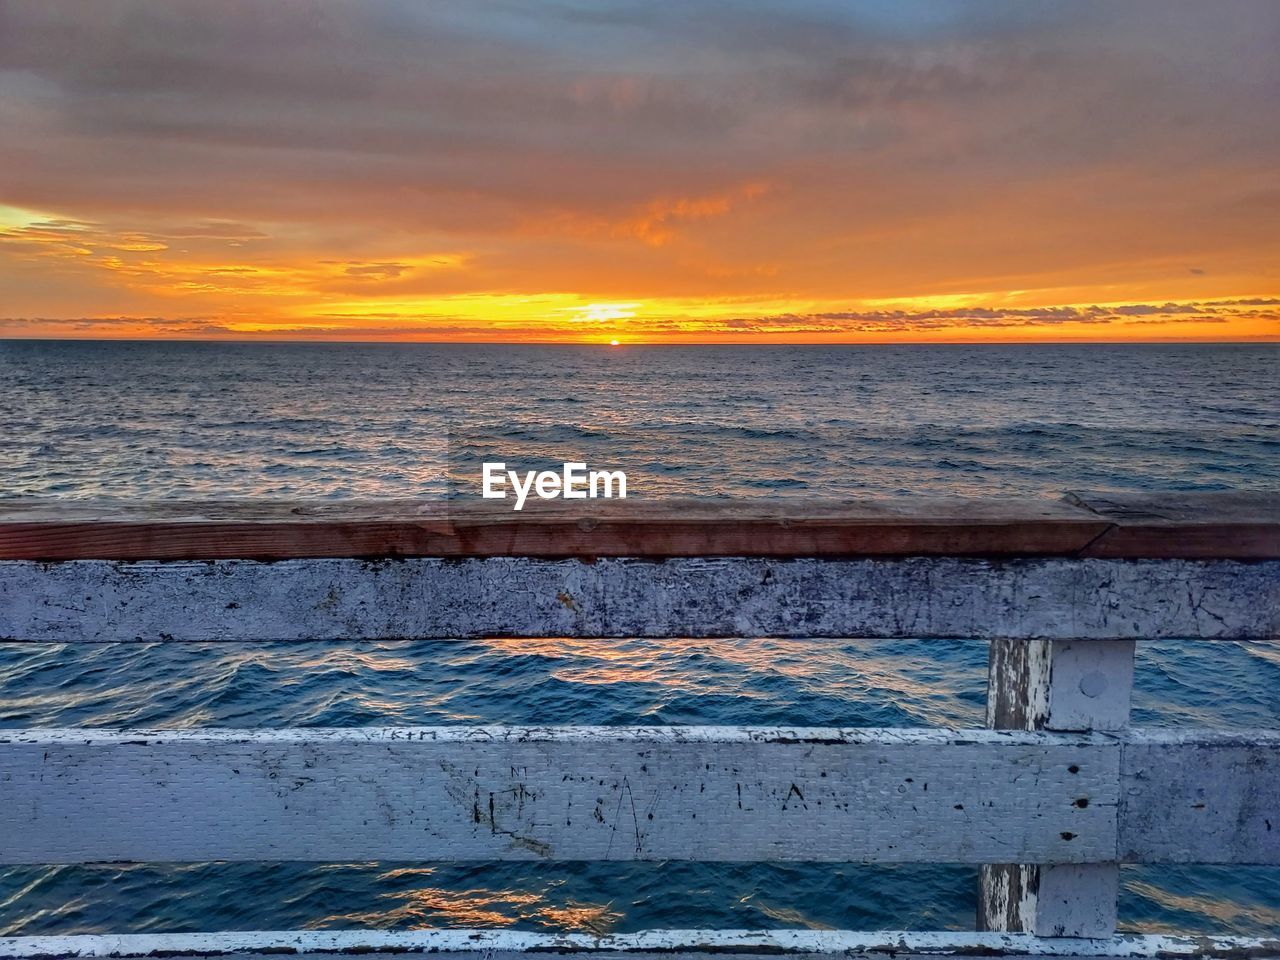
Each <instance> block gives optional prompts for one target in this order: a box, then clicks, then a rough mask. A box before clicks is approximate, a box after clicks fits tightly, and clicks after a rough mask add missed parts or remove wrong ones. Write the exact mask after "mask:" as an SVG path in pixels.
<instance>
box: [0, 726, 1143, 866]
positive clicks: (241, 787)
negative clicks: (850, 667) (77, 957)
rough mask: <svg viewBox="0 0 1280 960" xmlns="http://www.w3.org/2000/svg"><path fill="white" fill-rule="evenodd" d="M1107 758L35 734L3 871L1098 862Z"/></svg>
mask: <svg viewBox="0 0 1280 960" xmlns="http://www.w3.org/2000/svg"><path fill="white" fill-rule="evenodd" d="M1119 752H1120V751H1119V747H1118V745H1117V744H1115V743H1111V742H1106V741H1103V740H1099V739H1096V738H1089V737H1076V736H1054V735H1044V734H1026V733H1024V734H1015V733H1007V734H1006V733H996V732H991V731H953V730H833V729H810V730H740V729H734V728H728V729H726V728H710V729H704V730H699V729H697V728H694V729H693V730H690V729H686V728H585V729H568V730H564V729H556V728H550V729H541V730H539V729H535V730H527V729H518V728H478V729H471V730H458V729H455V728H421V729H390V730H369V729H365V730H359V729H357V730H327V731H315V730H291V731H265V730H264V731H227V732H219V731H122V732H116V733H110V732H99V731H92V730H72V731H62V732H58V731H40V730H35V731H27V732H22V733H11V734H6V735H5V736H4V737H3V740H0V758H2V759H0V769H3V770H4V775H3V777H2V778H0V862H5V863H76V862H84V861H116V860H133V861H165V862H173V861H182V862H185V861H205V860H303V861H341V862H346V861H351V860H359V861H363V860H423V861H452V860H530V859H554V860H698V861H797V860H799V861H828V862H829V861H835V862H872V861H874V862H890V863H901V862H912V863H920V862H928V863H935V862H943V863H984V862H992V861H997V860H1011V859H1018V860H1038V861H1045V862H1051V863H1075V862H1082V861H1089V860H1097V859H1100V858H1104V857H1110V856H1113V855H1114V851H1115V849H1116V815H1115V811H1116V805H1117V802H1118V794H1117V790H1118V787H1119ZM1081 797H1085V798H1087V803H1086V804H1085V805H1082V804H1081V803H1080V802H1079V800H1080V798H1081Z"/></svg>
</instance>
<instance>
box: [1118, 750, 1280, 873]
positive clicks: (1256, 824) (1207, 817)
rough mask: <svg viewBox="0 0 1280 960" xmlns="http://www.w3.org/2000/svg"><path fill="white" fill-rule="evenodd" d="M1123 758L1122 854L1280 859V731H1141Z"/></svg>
mask: <svg viewBox="0 0 1280 960" xmlns="http://www.w3.org/2000/svg"><path fill="white" fill-rule="evenodd" d="M1121 763H1122V766H1121V770H1122V777H1123V781H1122V783H1123V787H1122V791H1121V811H1120V813H1121V816H1120V856H1121V859H1123V860H1131V861H1160V862H1169V863H1244V862H1251V863H1280V732H1275V731H1273V732H1268V733H1265V734H1261V733H1252V732H1250V733H1232V732H1227V733H1221V734H1217V735H1215V736H1212V737H1207V736H1204V735H1202V734H1199V733H1195V732H1189V733H1182V732H1177V731H1170V732H1168V733H1161V734H1158V735H1157V734H1155V733H1153V732H1152V731H1139V732H1136V733H1135V734H1134V736H1133V740H1132V742H1129V743H1126V745H1125V747H1124V752H1123V759H1122V762H1121Z"/></svg>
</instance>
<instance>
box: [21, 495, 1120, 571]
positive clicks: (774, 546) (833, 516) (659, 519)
mask: <svg viewBox="0 0 1280 960" xmlns="http://www.w3.org/2000/svg"><path fill="white" fill-rule="evenodd" d="M1109 525H1110V521H1108V520H1105V519H1103V518H1100V517H1098V516H1097V515H1096V514H1093V513H1091V512H1090V511H1088V510H1083V509H1080V508H1079V507H1076V506H1072V505H1070V504H1067V503H1061V502H1054V501H1043V500H1026V501H1001V502H988V501H976V500H964V499H959V498H903V499H898V500H869V501H864V502H857V503H822V502H818V503H812V502H806V503H803V504H793V505H787V504H777V503H762V502H745V503H724V502H717V501H693V502H679V501H674V502H673V501H643V500H630V501H614V502H600V501H593V502H591V503H589V504H585V503H584V504H572V505H565V504H564V503H547V502H540V501H538V502H530V503H528V504H527V505H526V507H525V509H524V510H523V511H521V512H520V513H516V512H514V511H513V510H512V509H511V507H510V505H508V504H505V503H504V504H502V505H496V504H493V503H489V502H485V503H474V502H463V503H457V502H454V503H446V502H441V501H434V502H432V501H428V502H417V503H415V502H407V501H395V502H389V503H385V504H379V503H342V504H334V503H261V502H258V503H253V502H250V503H231V502H216V503H185V504H184V503H168V504H165V503H157V504H137V503H133V504H130V503H119V502H116V503H112V502H104V503H92V502H86V503H74V502H73V503H61V502H56V501H8V502H3V501H0V558H3V559H26V560H71V559H117V560H129V559H140V560H148V559H149V560H215V559H262V560H274V559H289V558H297V557H374V558H377V557H388V556H433V557H459V556H470V557H474V556H532V557H618V556H639V557H684V556H781V557H798V556H854V555H866V556H883V555H923V554H951V555H978V556H982V555H1010V554H1018V555H1036V554H1071V553H1075V552H1077V551H1079V550H1081V549H1082V548H1084V547H1085V546H1086V545H1087V544H1088V543H1090V542H1091V541H1092V540H1093V539H1095V538H1096V537H1097V536H1099V535H1100V534H1101V533H1102V532H1103V531H1105V530H1106V529H1107V528H1108V527H1109Z"/></svg>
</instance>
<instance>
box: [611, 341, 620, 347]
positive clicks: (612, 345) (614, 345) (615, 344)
mask: <svg viewBox="0 0 1280 960" xmlns="http://www.w3.org/2000/svg"><path fill="white" fill-rule="evenodd" d="M617 345H618V341H617V340H610V341H609V346H611V347H616V346H617Z"/></svg>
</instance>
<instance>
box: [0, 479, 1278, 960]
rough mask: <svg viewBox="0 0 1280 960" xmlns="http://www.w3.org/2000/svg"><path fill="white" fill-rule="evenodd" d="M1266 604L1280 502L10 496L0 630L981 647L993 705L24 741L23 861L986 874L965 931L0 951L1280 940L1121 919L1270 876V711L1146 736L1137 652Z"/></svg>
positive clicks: (1117, 947) (3, 806) (10, 943)
mask: <svg viewBox="0 0 1280 960" xmlns="http://www.w3.org/2000/svg"><path fill="white" fill-rule="evenodd" d="M1278 622H1280V497H1277V496H1270V495H1243V494H1234V495H1201V496H1193V495H1182V496H1163V497H1160V498H1144V499H1139V498H1117V497H1100V496H1091V495H1085V494H1078V495H1074V496H1070V497H1068V498H1067V499H1066V500H1064V501H1062V502H1033V503H999V504H992V503H987V504H982V503H973V502H965V501H951V502H944V501H936V500H934V501H916V502H910V503H907V502H895V503H870V504H828V505H821V506H814V505H807V506H804V507H796V508H789V509H782V508H773V507H769V508H761V507H759V506H756V505H742V504H735V505H721V506H714V505H713V506H706V505H678V506H677V505H671V504H652V505H644V504H641V503H638V502H631V503H626V504H614V505H612V506H610V507H609V508H607V509H604V510H601V509H599V508H596V507H594V506H593V507H591V508H587V509H581V510H569V509H565V508H563V507H561V508H560V509H557V510H530V511H528V512H527V513H525V514H522V515H513V514H511V513H508V512H502V513H498V512H494V511H493V510H490V509H484V510H481V509H477V508H466V507H457V506H454V507H445V506H441V505H430V504H428V505H420V504H405V503H394V504H380V505H379V504H363V505H361V504H341V505H299V506H292V507H290V506H280V505H247V504H199V505H193V504H174V505H167V506H166V505H149V506H128V505H121V504H96V505H92V504H59V503H52V502H12V503H7V504H0V639H5V640H12V641H33V642H128V641H165V642H178V641H220V642H241V643H252V642H258V641H263V640H284V641H288V640H327V641H342V640H356V639H407V638H450V637H456V638H463V637H482V636H526V637H556V636H575V637H616V636H663V637H680V636H697V637H709V636H775V637H805V638H814V640H815V642H821V638H825V637H867V638H888V637H902V638H917V639H920V640H921V641H922V642H923V641H927V640H928V639H930V638H946V637H976V638H984V639H988V640H990V641H991V658H990V674H989V691H988V727H989V728H991V729H982V730H955V729H855V728H848V729H828V728H801V729H753V728H740V727H641V728H628V727H621V728H613V727H609V728H606V727H555V726H549V727H533V728H530V727H510V726H489V727H426V728H386V729H381V728H380V729H367V728H358V729H286V730H101V729H42V728H36V729H28V730H8V731H0V862H2V863H7V864H46V863H76V862H90V861H121V860H130V861H205V860H303V861H335V860H337V861H350V860H377V859H394V860H429V861H448V860H490V859H505V860H544V859H553V860H631V859H642V860H668V859H674V860H705V861H771V860H791V861H835V862H871V861H876V862H938V863H942V862H947V863H967V864H975V865H979V867H980V872H981V877H980V897H979V901H980V908H979V917H978V924H977V926H978V930H977V931H976V932H973V933H915V932H889V933H885V932H879V933H867V934H860V933H852V932H829V931H800V930H787V931H773V932H741V931H737V932H735V931H652V932H648V933H644V934H631V935H618V936H611V937H602V938H597V937H591V936H586V935H569V934H565V935H543V934H525V933H515V932H510V931H414V932H405V933H387V932H384V931H342V932H332V931H328V932H326V931H296V932H284V933H281V932H266V933H209V934H190V935H188V934H173V935H122V936H65V937H63V936H49V937H10V938H0V955H3V956H15V957H26V958H33V957H63V956H104V957H105V956H113V957H143V956H161V955H163V956H173V955H191V956H211V955H225V954H246V955H266V954H269V953H280V952H289V953H307V954H315V955H330V954H341V953H364V952H372V953H403V952H442V953H446V954H447V953H458V954H467V955H476V954H477V953H483V954H484V955H486V956H506V955H509V954H510V955H515V954H521V953H526V952H531V951H532V952H542V951H551V952H565V953H573V954H575V955H578V956H585V955H594V954H600V955H617V954H619V953H628V954H635V955H641V956H643V955H657V954H672V953H675V954H679V955H691V954H708V955H709V954H714V953H738V954H758V955H765V954H777V953H784V954H798V955H805V956H827V955H848V954H895V955H937V954H947V955H984V956H987V955H993V954H1007V955H1020V956H1025V955H1055V956H1056V955H1089V956H1156V955H1160V956H1206V955H1224V956H1273V955H1280V939H1270V940H1268V939H1257V938H1242V937H1169V936H1125V935H1117V934H1116V932H1115V930H1116V893H1117V883H1118V866H1119V864H1121V863H1227V864H1241V863H1256V864H1272V865H1276V864H1280V733H1277V732H1276V731H1274V730H1241V731H1232V732H1212V731H1205V730H1135V729H1132V728H1130V727H1129V726H1128V718H1129V699H1130V689H1131V685H1132V677H1133V650H1134V641H1135V640H1138V639H1144V640H1159V639H1163V638H1199V639H1203V640H1210V641H1211V640H1271V639H1275V638H1276V637H1277V635H1278V633H1280V630H1278ZM1206 653H1207V656H1208V657H1211V656H1212V650H1211V647H1207V648H1206ZM1206 669H1207V670H1208V669H1211V668H1209V667H1207V668H1206Z"/></svg>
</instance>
